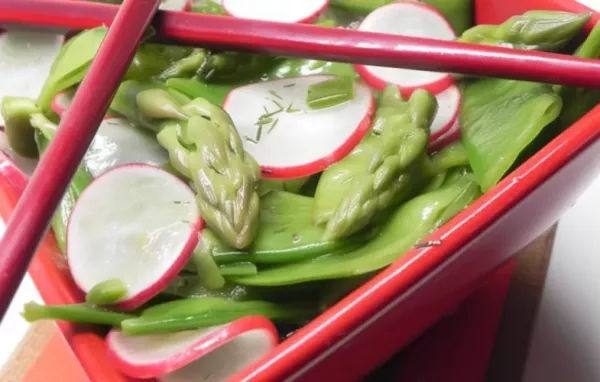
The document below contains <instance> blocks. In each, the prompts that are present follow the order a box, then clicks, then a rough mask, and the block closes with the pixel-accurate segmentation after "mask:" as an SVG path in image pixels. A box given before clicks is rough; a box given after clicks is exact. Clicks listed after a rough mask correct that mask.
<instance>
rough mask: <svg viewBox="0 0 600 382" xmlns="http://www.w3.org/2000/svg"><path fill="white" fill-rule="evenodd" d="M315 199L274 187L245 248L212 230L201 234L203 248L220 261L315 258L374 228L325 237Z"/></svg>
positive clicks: (272, 261)
mask: <svg viewBox="0 0 600 382" xmlns="http://www.w3.org/2000/svg"><path fill="white" fill-rule="evenodd" d="M313 204H314V199H313V198H309V197H306V196H301V195H296V194H291V193H288V192H284V191H271V192H269V193H268V194H267V195H265V196H264V197H263V198H262V199H261V204H260V225H259V227H258V231H257V233H256V236H255V238H254V241H253V242H252V244H251V245H250V247H248V248H247V249H245V250H241V251H240V250H236V249H234V248H231V247H229V246H227V245H225V244H224V243H222V242H221V241H220V240H219V239H218V238H217V237H216V236H215V235H214V234H213V233H212V232H210V230H205V231H204V232H203V234H202V237H201V238H200V242H201V245H202V246H203V247H204V248H210V254H211V255H212V256H213V257H214V258H215V261H216V262H217V263H219V264H221V265H223V264H230V263H236V262H245V261H249V262H252V263H256V264H282V263H291V262H296V261H302V260H307V259H312V258H315V257H318V256H321V255H324V254H327V253H331V252H332V251H335V250H337V249H340V248H349V247H355V246H358V245H360V244H361V243H363V242H365V241H367V240H369V238H371V237H372V236H373V235H374V234H375V229H371V230H366V231H364V232H361V233H360V234H357V235H355V236H352V237H348V238H344V239H340V240H328V241H326V240H323V239H322V237H323V233H324V228H323V227H321V226H318V225H314V224H313V222H312V210H313Z"/></svg>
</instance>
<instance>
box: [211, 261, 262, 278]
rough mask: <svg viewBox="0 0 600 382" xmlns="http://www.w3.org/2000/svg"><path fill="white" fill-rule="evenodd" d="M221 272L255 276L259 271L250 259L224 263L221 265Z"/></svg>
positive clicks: (232, 274) (225, 274)
mask: <svg viewBox="0 0 600 382" xmlns="http://www.w3.org/2000/svg"><path fill="white" fill-rule="evenodd" d="M219 272H220V273H221V275H222V276H224V277H228V276H254V275H256V274H257V273H258V269H256V265H254V264H253V263H251V262H249V261H240V262H239V263H231V264H224V265H221V266H219Z"/></svg>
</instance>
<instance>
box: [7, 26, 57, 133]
mask: <svg viewBox="0 0 600 382" xmlns="http://www.w3.org/2000/svg"><path fill="white" fill-rule="evenodd" d="M64 40H65V37H64V35H62V34H51V33H47V32H34V31H26V30H16V29H14V30H9V31H7V32H5V33H2V34H0V75H1V76H2V80H0V100H2V98H4V97H6V96H10V97H29V98H37V97H38V96H39V93H40V91H41V90H42V87H43V86H44V82H45V81H46V78H47V77H48V74H49V73H50V67H51V66H52V63H53V62H54V59H55V58H56V56H57V55H58V53H59V52H60V49H61V47H62V44H63V42H64ZM3 124H4V120H3V119H2V116H0V125H3Z"/></svg>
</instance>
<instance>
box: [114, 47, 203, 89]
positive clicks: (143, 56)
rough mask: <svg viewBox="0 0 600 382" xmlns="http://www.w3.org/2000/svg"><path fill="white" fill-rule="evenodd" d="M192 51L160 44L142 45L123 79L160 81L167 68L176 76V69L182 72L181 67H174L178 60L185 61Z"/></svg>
mask: <svg viewBox="0 0 600 382" xmlns="http://www.w3.org/2000/svg"><path fill="white" fill-rule="evenodd" d="M191 52H192V50H191V49H190V48H184V47H178V46H169V45H160V44H142V45H141V46H140V47H139V48H138V50H137V51H136V53H135V55H134V56H133V60H132V61H131V64H130V65H129V68H128V69H127V72H126V73H125V77H124V78H125V79H127V80H138V81H148V80H150V79H151V78H154V77H156V76H158V77H159V78H161V79H162V75H161V74H162V73H164V72H165V71H167V70H168V69H169V68H171V67H172V68H173V69H171V72H170V73H172V74H173V75H178V74H179V73H180V72H178V71H177V70H176V69H177V68H180V70H182V71H183V70H184V69H185V67H184V66H183V65H181V64H180V65H179V66H177V65H175V63H177V62H179V60H185V58H186V57H187V56H188V55H190V54H191Z"/></svg>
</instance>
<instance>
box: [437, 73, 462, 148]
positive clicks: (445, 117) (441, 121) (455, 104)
mask: <svg viewBox="0 0 600 382" xmlns="http://www.w3.org/2000/svg"><path fill="white" fill-rule="evenodd" d="M435 98H436V99H437V103H438V110H437V114H436V115H435V118H434V119H433V122H432V123H431V137H430V141H435V140H436V139H438V138H440V137H441V136H442V135H444V134H445V133H446V132H447V131H448V130H450V128H451V127H452V125H453V124H454V122H455V121H456V120H457V119H458V111H459V110H460V103H461V99H462V97H461V94H460V90H459V89H458V87H457V86H455V85H452V86H450V87H449V88H448V89H446V90H444V91H443V92H441V93H440V94H438V95H437V96H436V97H435Z"/></svg>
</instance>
